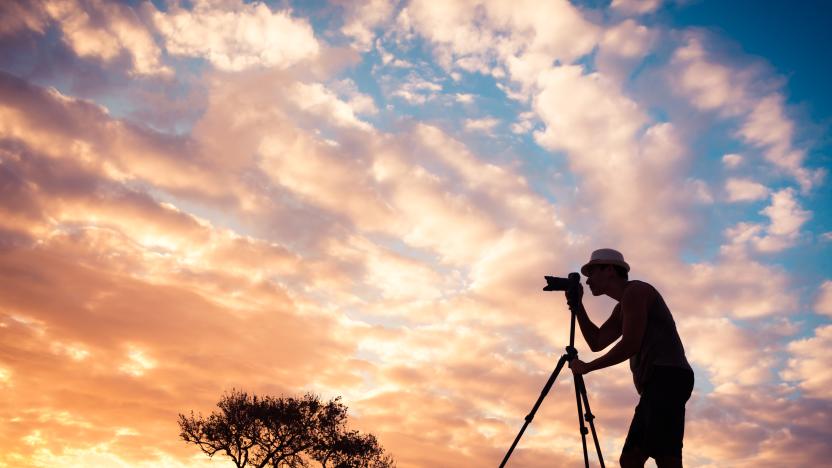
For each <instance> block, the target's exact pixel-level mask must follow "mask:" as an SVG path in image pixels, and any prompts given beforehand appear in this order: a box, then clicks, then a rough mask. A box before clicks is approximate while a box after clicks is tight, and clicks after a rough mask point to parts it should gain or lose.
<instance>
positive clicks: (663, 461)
mask: <svg viewBox="0 0 832 468" xmlns="http://www.w3.org/2000/svg"><path fill="white" fill-rule="evenodd" d="M629 270H630V266H629V265H628V264H627V262H625V261H624V257H623V255H621V253H620V252H618V251H616V250H613V249H600V250H596V251H594V252H593V253H592V256H591V258H590V261H589V262H588V263H587V264H586V265H584V266H583V267H582V268H581V273H582V274H583V275H584V276H586V277H587V281H586V283H587V285H588V286H589V289H590V291H591V292H592V295H594V296H600V295H602V294H605V295H607V296H609V297H611V298H613V299H615V300H616V301H617V302H618V304H616V306H615V308H614V309H613V311H612V314H611V315H610V317H609V319H607V321H606V322H604V324H603V325H601V327H600V328H599V327H597V326H595V324H594V323H592V321H591V320H590V319H589V317H588V316H587V313H586V309H584V306H583V303H582V299H583V287H582V286H581V284H580V283H576V286H573V287H570V288H569V289H567V290H566V298H567V303H568V304H569V308H570V310H571V311H572V312H573V313H575V315H576V317H577V319H578V323H579V325H580V328H581V333H582V334H583V336H584V339H585V340H586V342H587V344H588V345H589V348H590V349H591V350H592V351H596V352H597V351H601V350H602V349H604V348H606V347H607V346H609V345H610V344H612V343H613V342H614V341H616V340H617V339H618V338H619V337H620V338H621V341H619V342H618V343H617V344H616V345H615V346H613V347H612V348H610V350H609V351H607V353H606V354H604V355H603V356H601V357H599V358H598V359H595V360H594V361H591V362H583V361H581V360H580V359H577V358H576V359H573V360H572V361H571V362H570V363H569V368H570V369H572V372H573V373H575V374H586V373H589V372H592V371H595V370H598V369H603V368H605V367H609V366H613V365H615V364H618V363H620V362H624V361H625V360H627V359H629V360H630V370H631V371H632V373H633V382H634V383H635V387H636V390H637V391H638V394H639V395H640V399H639V402H638V405H637V406H636V409H635V414H634V415H633V421H632V423H631V424H630V430H629V432H628V433H627V439H626V441H625V443H624V449H623V450H622V453H621V458H620V460H619V461H620V463H621V466H622V467H623V468H629V467H643V466H644V463H645V462H646V461H647V459H648V458H650V457H652V458H654V459H655V460H656V465H657V466H658V467H659V468H669V467H681V466H682V438H683V437H684V430H685V403H686V402H687V400H688V399H689V398H690V394H691V392H692V390H693V380H694V379H693V370H692V369H691V367H690V364H689V363H688V361H687V359H686V357H685V350H684V347H683V346H682V341H681V340H680V338H679V334H678V332H677V331H676V323H675V322H674V321H673V316H672V315H671V313H670V309H668V307H667V305H666V304H665V302H664V299H663V298H662V296H661V295H660V294H659V292H658V291H657V290H656V289H655V288H654V287H653V286H651V285H650V284H648V283H645V282H642V281H630V280H628V272H629Z"/></svg>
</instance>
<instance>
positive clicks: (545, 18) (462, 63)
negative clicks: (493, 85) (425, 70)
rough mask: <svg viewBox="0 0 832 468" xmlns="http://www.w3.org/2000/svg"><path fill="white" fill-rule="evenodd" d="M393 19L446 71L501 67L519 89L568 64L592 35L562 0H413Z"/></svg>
mask: <svg viewBox="0 0 832 468" xmlns="http://www.w3.org/2000/svg"><path fill="white" fill-rule="evenodd" d="M399 15H400V16H399V18H400V20H399V24H400V25H404V26H400V29H404V30H405V31H404V33H407V32H409V31H410V29H412V30H415V31H416V32H417V33H419V34H421V35H422V36H423V37H425V38H427V39H428V40H430V42H431V43H432V44H433V47H434V55H435V57H436V60H437V62H438V63H439V64H440V65H441V66H443V67H445V68H446V69H448V70H451V69H460V70H465V71H469V72H472V71H477V72H480V73H485V74H490V73H497V74H498V75H499V74H500V72H498V71H496V70H499V69H501V68H503V67H504V68H505V69H506V70H507V71H508V72H509V75H510V77H511V79H513V80H515V81H517V82H520V83H521V84H523V85H524V86H529V85H532V84H533V83H534V81H535V80H536V77H537V74H538V73H539V72H541V71H543V70H545V69H547V68H549V66H550V65H551V64H552V63H553V62H554V61H555V60H559V61H561V62H565V63H571V62H572V61H573V60H575V59H577V58H578V57H580V56H582V55H584V54H587V53H589V52H590V51H591V50H592V48H593V46H594V45H595V43H596V36H597V33H598V32H597V28H596V27H595V26H594V25H593V24H591V23H590V22H588V21H586V20H585V19H584V18H583V17H582V16H581V14H580V12H579V10H578V9H577V8H575V7H574V6H572V5H571V4H570V3H569V2H567V1H557V2H546V3H544V4H542V5H541V4H538V3H535V2H521V3H520V4H518V3H517V2H508V1H502V0H495V1H483V2H475V4H473V5H472V4H468V3H465V2H460V1H453V2H445V3H443V4H442V5H439V4H437V3H435V2H430V1H414V2H411V3H410V4H408V5H407V7H406V8H404V9H403V10H402V11H401V12H400V14H399ZM492 70H493V71H492Z"/></svg>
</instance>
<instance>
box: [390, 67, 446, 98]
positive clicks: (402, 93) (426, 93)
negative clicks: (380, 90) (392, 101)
mask: <svg viewBox="0 0 832 468" xmlns="http://www.w3.org/2000/svg"><path fill="white" fill-rule="evenodd" d="M439 91H442V85H440V84H438V83H435V82H433V81H430V80H427V79H425V78H422V77H420V76H419V75H417V74H415V73H411V74H409V75H408V77H407V80H406V81H405V82H404V83H403V84H402V85H401V86H398V87H397V89H395V90H394V91H393V92H392V96H394V97H398V98H401V99H403V100H404V101H406V102H407V103H409V104H424V103H425V102H427V101H430V100H432V99H434V98H436V96H437V93H438V92H439Z"/></svg>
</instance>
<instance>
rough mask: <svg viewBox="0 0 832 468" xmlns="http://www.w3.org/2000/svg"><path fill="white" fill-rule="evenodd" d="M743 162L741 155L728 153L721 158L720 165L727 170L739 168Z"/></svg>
mask: <svg viewBox="0 0 832 468" xmlns="http://www.w3.org/2000/svg"><path fill="white" fill-rule="evenodd" d="M742 162H743V157H742V155H741V154H736V153H730V154H726V155H724V156H722V164H723V165H724V166H725V167H727V168H728V169H734V168H737V167H739V166H740V164H742Z"/></svg>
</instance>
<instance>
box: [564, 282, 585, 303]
mask: <svg viewBox="0 0 832 468" xmlns="http://www.w3.org/2000/svg"><path fill="white" fill-rule="evenodd" d="M583 298H584V287H583V285H581V283H574V285H573V286H570V287H569V289H567V290H566V304H567V305H568V306H569V308H570V309H572V308H574V307H576V306H580V305H581V303H582V301H583Z"/></svg>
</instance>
